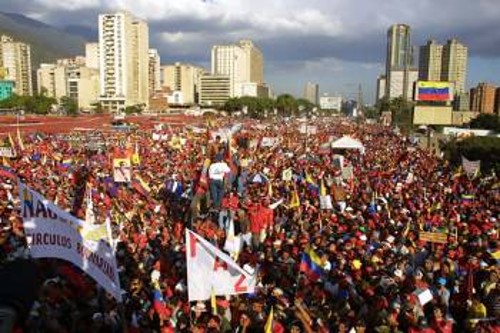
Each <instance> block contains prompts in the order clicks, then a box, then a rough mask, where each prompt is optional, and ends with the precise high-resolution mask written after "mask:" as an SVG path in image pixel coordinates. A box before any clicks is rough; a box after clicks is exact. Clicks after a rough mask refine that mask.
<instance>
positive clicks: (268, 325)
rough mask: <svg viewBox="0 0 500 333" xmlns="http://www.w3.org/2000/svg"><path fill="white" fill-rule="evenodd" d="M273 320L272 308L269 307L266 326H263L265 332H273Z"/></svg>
mask: <svg viewBox="0 0 500 333" xmlns="http://www.w3.org/2000/svg"><path fill="white" fill-rule="evenodd" d="M273 321H274V308H273V307H271V311H270V312H269V316H268V317H267V321H266V326H264V332H265V333H273Z"/></svg>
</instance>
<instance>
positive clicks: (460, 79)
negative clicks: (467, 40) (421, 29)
mask: <svg viewBox="0 0 500 333" xmlns="http://www.w3.org/2000/svg"><path fill="white" fill-rule="evenodd" d="M467 58H468V48H467V47H466V46H465V45H463V44H461V43H459V42H458V41H457V40H456V39H454V38H453V39H450V40H448V42H447V43H446V45H444V47H443V55H442V65H441V81H448V82H451V83H452V84H453V87H454V93H455V94H461V93H463V92H465V79H466V75H467Z"/></svg>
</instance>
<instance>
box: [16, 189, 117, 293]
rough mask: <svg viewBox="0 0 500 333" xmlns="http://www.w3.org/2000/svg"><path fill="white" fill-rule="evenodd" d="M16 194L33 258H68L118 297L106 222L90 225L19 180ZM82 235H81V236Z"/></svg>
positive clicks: (114, 265)
mask: <svg viewBox="0 0 500 333" xmlns="http://www.w3.org/2000/svg"><path fill="white" fill-rule="evenodd" d="M19 197H20V200H21V212H22V217H23V226H24V231H25V233H26V241H27V243H28V248H29V249H30V253H31V256H32V257H33V258H58V259H62V260H66V261H69V262H71V263H73V264H74V265H75V266H78V267H79V268H80V269H81V270H83V271H84V272H85V273H87V274H88V275H89V276H90V277H92V278H93V279H94V280H95V281H96V282H97V283H98V284H99V285H101V286H102V287H103V288H104V289H105V290H106V291H107V292H108V293H110V294H111V295H113V296H114V297H115V298H116V299H117V300H118V301H119V302H120V301H121V289H120V280H119V278H118V269H117V265H116V258H115V255H114V251H113V249H112V248H111V246H110V245H109V242H108V239H107V238H108V234H107V232H106V225H91V226H88V227H90V229H91V230H89V228H88V227H87V228H85V226H86V225H85V222H84V221H81V220H79V219H77V218H76V217H74V216H72V215H71V214H69V213H68V212H66V211H64V210H62V209H60V208H59V207H57V206H56V205H55V204H54V203H53V202H51V201H49V200H47V199H46V198H44V197H43V196H42V195H41V194H40V193H38V192H36V191H33V190H32V189H30V188H29V187H28V186H26V185H25V184H23V183H21V182H20V183H19ZM84 235H85V237H84Z"/></svg>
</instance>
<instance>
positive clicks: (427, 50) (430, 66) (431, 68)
mask: <svg viewBox="0 0 500 333" xmlns="http://www.w3.org/2000/svg"><path fill="white" fill-rule="evenodd" d="M442 54H443V45H440V44H438V43H437V42H436V41H435V40H429V41H427V44H425V45H423V46H420V54H419V57H418V59H419V66H418V79H419V80H421V81H440V80H441V62H442Z"/></svg>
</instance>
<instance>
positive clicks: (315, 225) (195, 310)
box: [0, 118, 500, 333]
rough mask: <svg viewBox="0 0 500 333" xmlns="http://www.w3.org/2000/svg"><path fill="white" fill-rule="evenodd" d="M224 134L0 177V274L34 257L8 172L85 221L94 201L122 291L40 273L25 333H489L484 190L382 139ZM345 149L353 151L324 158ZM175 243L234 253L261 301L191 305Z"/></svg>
mask: <svg viewBox="0 0 500 333" xmlns="http://www.w3.org/2000/svg"><path fill="white" fill-rule="evenodd" d="M234 123H236V120H232V119H227V118H219V119H215V120H214V121H213V123H212V124H211V125H210V126H204V125H199V128H198V127H195V126H179V127H168V128H166V129H155V130H145V129H140V128H139V129H137V130H134V131H133V132H126V133H121V132H99V133H97V132H93V133H92V134H89V133H83V132H81V133H71V134H64V135H63V134H60V135H42V134H37V135H27V136H24V137H23V147H22V148H23V149H20V148H19V147H17V157H15V158H10V159H9V158H4V159H3V164H4V166H3V167H2V170H4V171H5V172H2V173H0V182H1V184H0V219H1V221H0V223H1V225H0V262H1V265H4V264H6V263H7V262H9V261H12V260H18V258H20V257H23V256H24V257H26V256H28V257H29V251H28V250H27V249H26V240H25V237H24V231H23V224H22V217H21V216H20V207H19V206H20V205H19V199H18V192H17V183H16V178H14V177H10V176H9V172H11V173H12V174H15V176H16V177H17V178H18V179H20V180H22V181H23V182H25V183H26V184H27V185H29V186H30V187H31V188H33V189H34V190H36V191H38V192H39V193H41V194H43V195H44V196H45V197H46V198H47V199H48V200H51V201H53V202H54V203H56V204H57V205H58V206H59V207H61V208H62V209H65V210H67V211H70V212H72V214H74V215H75V216H77V217H79V218H81V219H85V218H86V216H85V215H86V211H87V209H86V206H87V205H88V202H86V200H84V199H83V198H84V197H85V194H86V193H87V192H89V193H91V198H92V201H93V207H94V208H93V209H94V212H93V213H94V215H95V219H96V221H95V223H104V221H105V220H106V218H107V217H108V216H110V217H111V222H112V234H113V238H114V243H115V244H114V245H115V246H116V259H117V262H118V266H119V274H120V282H121V288H122V289H123V302H122V303H117V302H116V301H115V300H114V299H113V298H112V297H111V296H110V295H108V294H106V293H105V292H104V291H103V290H102V289H101V288H99V287H98V286H97V285H96V284H95V283H94V282H93V281H92V280H91V279H89V278H88V277H87V276H86V275H85V274H84V273H83V272H82V271H81V270H79V269H78V268H76V267H74V266H73V265H72V264H70V263H67V262H63V261H61V260H56V259H43V260H37V261H36V262H37V265H38V266H39V267H40V269H39V271H40V275H39V277H38V279H39V282H40V289H39V295H38V297H37V300H36V302H35V304H34V306H33V308H32V310H31V313H30V315H29V318H27V320H26V322H25V323H24V331H25V332H96V333H97V332H238V333H242V332H245V333H252V332H264V331H265V326H266V322H267V321H268V318H269V317H270V313H271V312H272V325H271V326H272V328H271V332H307V333H311V332H321V333H323V332H325V333H326V332H332V333H334V332H346V333H347V332H358V333H360V332H379V333H382V332H412V333H416V332H436V333H446V332H476V331H477V332H499V331H500V326H499V323H498V319H499V313H500V312H499V311H500V307H499V306H500V303H499V291H500V284H499V283H498V282H497V281H498V274H499V269H498V264H497V260H498V251H499V249H498V227H499V222H498V219H499V218H500V179H499V178H498V177H497V176H496V175H495V174H494V173H492V174H485V173H483V174H481V175H479V176H474V177H469V176H468V175H466V174H465V173H463V172H461V170H460V169H457V168H456V167H452V166H450V165H449V164H448V163H447V161H445V160H443V159H441V158H439V157H436V155H435V154H433V153H432V152H429V151H427V150H425V149H422V148H420V146H419V145H418V143H415V142H414V141H413V140H410V139H409V138H408V137H405V136H403V135H401V134H398V133H395V132H394V131H393V130H392V129H391V128H389V127H383V126H380V125H373V124H371V125H368V124H363V123H354V122H351V121H349V120H347V119H343V118H321V119H316V120H309V121H308V125H309V126H311V127H312V128H313V129H314V130H311V131H306V133H304V131H302V130H301V127H302V128H303V125H304V124H303V123H301V122H300V120H298V119H280V120H273V121H257V120H241V123H240V124H239V125H238V126H235V125H234ZM206 127H207V128H206ZM200 128H203V130H199V129H200ZM221 129H229V130H224V131H223V130H221ZM229 132H231V133H232V134H231V135H228V133H229ZM343 136H349V137H351V138H354V139H357V140H358V141H360V142H362V144H363V145H364V149H363V150H358V149H352V150H351V149H345V150H332V149H331V148H329V146H328V143H330V142H331V141H332V140H335V139H337V138H341V137H343ZM11 141H12V140H11ZM6 142H8V140H6ZM264 142H265V144H264ZM129 153H130V154H133V155H134V158H133V162H134V163H133V164H134V165H133V167H132V175H131V177H132V181H131V182H129V183H116V182H114V180H113V158H116V157H117V156H124V155H125V156H126V155H127V154H129ZM134 179H140V182H134V181H133V180H134ZM139 183H140V185H138V184H139ZM326 199H327V200H326ZM325 201H326V204H325ZM328 201H331V206H330V205H329V204H328V203H329V202H328ZM186 228H189V229H191V230H193V231H195V232H196V233H198V234H199V235H201V236H203V237H204V238H205V239H207V240H209V241H210V242H211V243H212V244H214V245H216V246H218V247H219V248H221V249H224V248H225V245H226V244H227V240H228V239H229V238H231V240H232V241H233V242H232V244H235V243H236V244H239V245H238V249H236V250H234V246H233V250H232V251H231V253H230V254H231V255H232V257H233V258H234V259H235V260H236V261H237V262H238V264H239V265H240V266H241V267H244V266H247V267H253V268H254V270H255V271H256V272H257V273H256V274H258V281H257V286H256V290H255V292H254V293H251V294H243V295H237V296H234V295H233V296H218V297H217V299H216V302H215V304H216V306H214V304H213V303H214V302H211V301H210V300H207V301H206V302H202V301H199V302H191V303H190V302H189V301H188V295H187V283H188V281H187V275H186V255H185V251H186V250H185V240H184V232H185V229H186ZM426 232H430V233H432V234H437V233H440V234H444V235H445V242H442V241H441V242H434V241H429V240H428V239H426V238H425V239H423V237H421V236H422V235H423V233H426ZM235 239H236V240H238V242H234V240H235ZM226 250H227V249H226ZM306 252H307V253H308V254H309V255H310V256H314V257H315V260H316V262H318V261H319V264H318V266H319V270H317V271H316V272H315V273H316V274H314V275H311V274H309V273H308V272H307V270H304V269H302V268H303V265H302V264H303V260H304V254H305V253H306Z"/></svg>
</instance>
